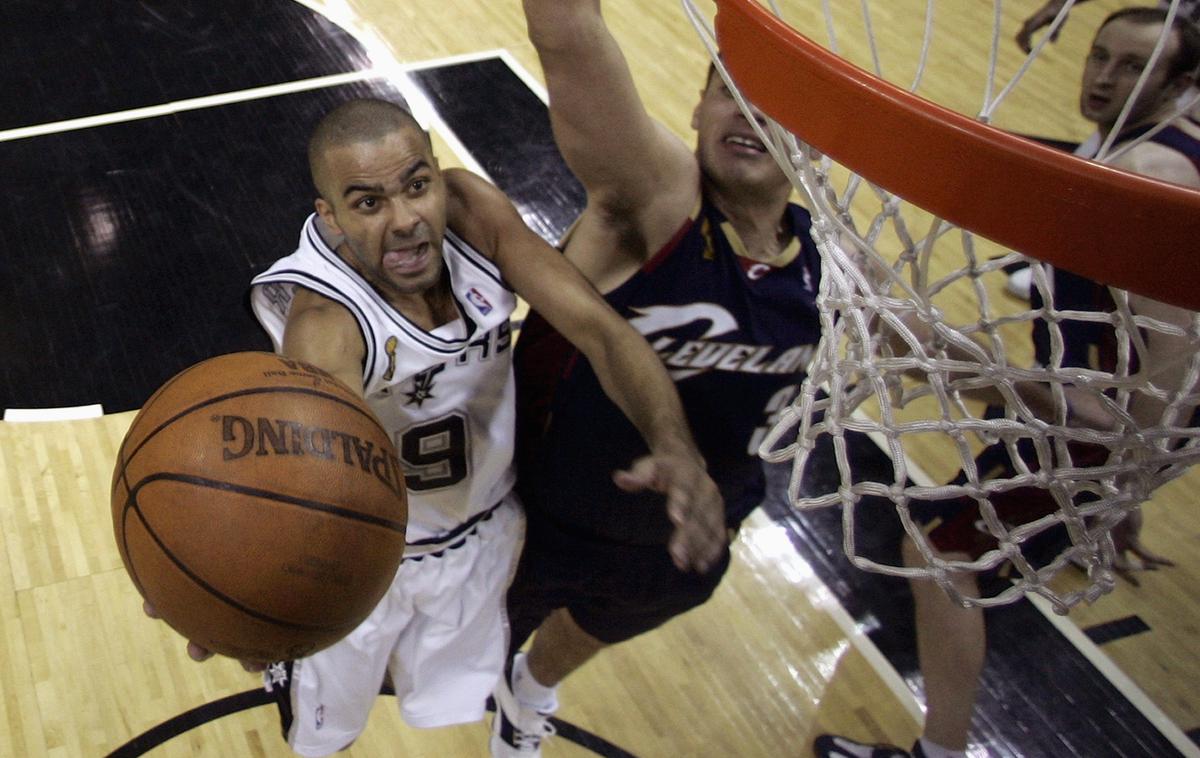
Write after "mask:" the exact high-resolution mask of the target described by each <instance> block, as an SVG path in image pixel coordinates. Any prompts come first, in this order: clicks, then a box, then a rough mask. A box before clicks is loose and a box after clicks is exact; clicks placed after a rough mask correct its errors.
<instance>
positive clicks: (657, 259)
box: [642, 218, 696, 273]
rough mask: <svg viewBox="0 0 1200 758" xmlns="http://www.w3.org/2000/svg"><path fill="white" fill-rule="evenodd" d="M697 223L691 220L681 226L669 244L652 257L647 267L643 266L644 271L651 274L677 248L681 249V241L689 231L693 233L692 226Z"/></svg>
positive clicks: (647, 262) (646, 264)
mask: <svg viewBox="0 0 1200 758" xmlns="http://www.w3.org/2000/svg"><path fill="white" fill-rule="evenodd" d="M695 223H696V219H694V218H689V219H686V220H685V221H684V222H683V223H682V224H680V226H679V229H678V230H677V231H676V232H675V234H674V235H672V237H671V239H669V240H668V241H667V244H665V245H663V246H662V247H660V248H659V249H658V252H657V253H655V254H654V255H653V256H651V258H650V260H648V261H646V263H645V265H643V266H642V271H645V272H646V273H650V272H651V271H653V270H654V269H656V268H658V267H659V266H661V265H662V264H663V261H665V260H666V259H667V257H668V256H669V255H670V254H671V253H673V252H674V251H675V248H677V247H679V243H680V241H681V240H682V239H683V238H684V236H686V235H687V233H688V232H689V231H691V229H692V225H693V224H695Z"/></svg>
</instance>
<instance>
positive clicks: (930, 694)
mask: <svg viewBox="0 0 1200 758" xmlns="http://www.w3.org/2000/svg"><path fill="white" fill-rule="evenodd" d="M1165 20H1166V13H1165V11H1163V10H1161V9H1156V8H1127V9H1124V10H1121V11H1117V12H1116V13H1114V14H1112V15H1110V16H1109V17H1108V18H1107V19H1106V20H1105V21H1104V23H1103V24H1102V25H1101V27H1100V29H1099V30H1098V31H1097V33H1096V37H1095V40H1094V41H1093V43H1092V48H1091V51H1090V52H1089V54H1088V58H1087V62H1086V64H1085V67H1084V73H1083V86H1082V88H1081V94H1080V110H1081V111H1082V113H1083V115H1084V116H1085V117H1086V118H1088V119H1089V120H1091V121H1093V122H1094V123H1095V124H1096V126H1097V128H1098V130H1099V133H1100V136H1101V137H1104V136H1107V134H1108V133H1109V132H1110V131H1111V130H1112V128H1113V126H1114V125H1115V123H1116V119H1117V116H1118V114H1119V113H1120V111H1121V109H1122V107H1123V106H1124V103H1125V100H1126V98H1127V97H1128V96H1129V94H1130V93H1131V92H1132V90H1133V85H1134V83H1135V82H1136V81H1137V79H1138V78H1139V77H1140V75H1141V73H1142V71H1143V69H1144V67H1145V66H1146V65H1147V64H1148V62H1149V60H1150V55H1151V53H1152V51H1153V49H1154V46H1155V43H1156V41H1157V39H1158V37H1159V35H1160V33H1161V31H1162V28H1163V24H1164V23H1165ZM1197 65H1200V32H1198V31H1197V29H1196V28H1195V27H1194V26H1193V25H1192V24H1190V23H1189V22H1187V21H1184V20H1182V19H1179V20H1177V21H1176V23H1175V25H1174V34H1172V35H1171V39H1170V42H1169V44H1168V46H1167V48H1166V49H1165V51H1164V54H1163V56H1162V58H1161V59H1160V60H1159V62H1158V63H1157V64H1156V66H1155V68H1154V69H1153V70H1152V72H1151V75H1150V78H1149V79H1148V80H1147V82H1146V86H1145V88H1144V89H1143V90H1142V92H1141V94H1140V95H1139V97H1138V100H1137V101H1136V102H1135V103H1134V106H1133V108H1132V109H1131V112H1130V119H1129V124H1130V128H1129V129H1128V130H1126V131H1125V132H1123V134H1122V138H1121V139H1122V140H1126V139H1131V138H1132V135H1134V134H1143V133H1145V132H1146V131H1147V130H1148V129H1149V128H1150V126H1152V125H1153V124H1155V123H1156V119H1161V118H1163V117H1164V116H1166V115H1169V114H1171V113H1173V111H1174V100H1175V98H1176V97H1177V96H1178V95H1179V93H1180V92H1182V91H1183V90H1185V89H1186V88H1187V87H1188V86H1190V85H1191V84H1192V72H1193V71H1195V70H1196V68H1197ZM1190 131H1191V127H1189V126H1187V125H1184V126H1182V127H1180V128H1179V129H1173V128H1170V127H1169V128H1168V129H1166V130H1164V131H1162V132H1159V134H1158V136H1156V137H1155V138H1153V141H1152V142H1147V143H1143V144H1141V145H1139V146H1137V147H1135V148H1133V149H1132V150H1131V151H1130V152H1128V153H1127V154H1126V155H1125V156H1124V157H1122V158H1121V159H1120V160H1118V161H1116V162H1115V163H1114V165H1119V166H1121V167H1123V168H1125V169H1126V170H1131V171H1139V172H1142V173H1146V174H1148V175H1151V176H1157V177H1159V178H1163V179H1166V180H1168V181H1173V182H1176V183H1179V184H1185V185H1188V186H1192V187H1197V188H1200V173H1198V172H1197V168H1198V167H1200V140H1198V139H1197V137H1200V135H1198V134H1194V133H1189V132H1190ZM1160 139H1161V141H1160ZM1052 276H1053V287H1054V290H1053V292H1054V299H1055V308H1056V309H1058V310H1060V311H1061V310H1081V311H1085V310H1112V309H1113V308H1115V305H1114V304H1113V301H1112V299H1111V297H1110V295H1109V292H1108V289H1107V288H1106V287H1103V286H1101V285H1098V284H1096V283H1095V282H1092V281H1090V280H1088V279H1085V278H1083V277H1080V276H1076V275H1074V274H1071V273H1070V272H1067V271H1063V270H1055V271H1053V272H1052ZM1034 296H1035V298H1036V297H1037V293H1036V292H1035V293H1034ZM1129 303H1130V308H1131V309H1132V310H1133V311H1134V312H1135V313H1136V314H1138V315H1140V316H1148V317H1151V318H1154V319H1157V320H1159V321H1163V322H1166V323H1170V324H1174V325H1177V326H1179V327H1180V328H1182V329H1185V330H1186V329H1188V328H1189V327H1190V324H1191V321H1192V318H1193V315H1194V314H1192V313H1191V312H1189V311H1186V310H1183V309H1180V308H1177V307H1174V306H1170V305H1166V304H1164V303H1160V302H1158V301H1155V300H1152V299H1150V298H1147V297H1143V296H1139V295H1134V294H1132V293H1131V294H1130V298H1129ZM1034 307H1035V308H1036V307H1038V303H1037V302H1036V301H1035V303H1034ZM1060 327H1061V328H1062V331H1063V342H1064V346H1065V349H1066V354H1065V355H1064V358H1063V365H1069V366H1083V367H1087V368H1093V369H1097V370H1100V371H1112V370H1113V368H1114V364H1113V361H1115V360H1116V356H1115V354H1114V353H1113V351H1112V350H1111V349H1110V348H1111V347H1112V344H1110V341H1109V338H1111V336H1112V335H1111V332H1110V330H1105V329H1099V328H1097V327H1096V326H1095V322H1090V321H1082V320H1068V321H1064V322H1062V323H1061V324H1060ZM1145 339H1146V353H1145V354H1144V355H1136V356H1134V358H1135V360H1138V361H1140V362H1141V363H1142V364H1143V365H1148V366H1155V367H1162V366H1171V367H1172V368H1171V369H1168V370H1166V371H1162V372H1160V373H1159V374H1158V375H1157V376H1156V380H1155V383H1156V384H1158V385H1159V386H1161V387H1179V386H1181V385H1182V383H1183V382H1184V380H1185V377H1184V375H1183V372H1184V371H1185V369H1186V362H1185V361H1180V360H1179V356H1180V355H1181V354H1183V353H1184V351H1186V350H1187V340H1186V339H1185V338H1181V337H1171V336H1169V335H1166V334H1164V333H1163V332H1160V331H1157V330H1153V331H1147V333H1146V334H1145ZM1033 340H1034V349H1035V356H1036V358H1037V360H1039V361H1040V362H1042V363H1043V364H1045V363H1048V362H1049V359H1050V343H1049V338H1048V335H1047V329H1046V326H1045V324H1044V322H1040V321H1037V322H1034V329H1033ZM1023 387H1025V385H1023ZM1067 391H1068V402H1069V404H1070V406H1071V408H1070V409H1071V413H1072V416H1073V418H1076V419H1078V421H1079V424H1080V426H1084V427H1090V428H1106V427H1108V426H1110V425H1111V424H1112V422H1113V419H1112V417H1111V416H1110V415H1109V414H1108V412H1107V411H1106V410H1105V409H1104V408H1103V407H1102V406H1100V405H1099V404H1097V403H1095V402H1087V400H1091V396H1090V395H1087V394H1083V393H1076V392H1073V391H1072V388H1069V387H1068V388H1067ZM1022 392H1023V399H1025V400H1026V401H1027V402H1028V403H1029V405H1030V407H1031V408H1032V409H1033V410H1034V412H1035V414H1036V413H1037V409H1038V408H1039V407H1048V406H1047V403H1046V402H1045V400H1044V398H1043V397H1042V396H1047V397H1048V390H1047V389H1046V388H1045V387H1042V386H1040V385H1035V386H1028V387H1026V388H1025V389H1023V391H1022ZM1026 393H1028V394H1026ZM984 399H987V398H984ZM1153 406H1157V401H1154V400H1151V399H1149V398H1148V397H1146V396H1140V395H1139V396H1138V397H1136V398H1135V400H1134V401H1133V402H1132V403H1131V408H1130V411H1131V413H1132V414H1133V415H1134V417H1135V419H1139V420H1141V421H1144V420H1148V419H1152V418H1158V417H1159V416H1160V414H1161V410H1162V409H1161V407H1153ZM1192 423H1193V424H1195V423H1196V418H1195V416H1194V415H1193V419H1192ZM1086 447H1087V446H1076V448H1075V450H1074V452H1073V459H1074V460H1075V461H1076V462H1079V461H1080V460H1081V459H1080V458H1079V457H1076V456H1077V455H1083V456H1086V455H1088V450H1087V449H1086ZM997 452H1000V455H995V453H997ZM1098 452H1099V453H1100V454H1101V455H1105V454H1106V453H1107V451H1106V450H1099V451H1098ZM1026 455H1027V458H1026V460H1027V461H1032V460H1034V456H1032V455H1029V454H1028V453H1026ZM1103 460H1104V458H1100V459H1099V460H1098V461H1095V462H1094V463H1096V464H1097V465H1098V464H1099V462H1100V461H1103ZM977 463H978V465H979V468H980V473H981V475H982V474H984V472H987V471H988V470H989V468H990V466H991V465H1003V466H1011V463H1009V462H1008V460H1007V455H1006V454H1004V453H1003V451H998V450H997V449H995V448H993V449H989V450H987V451H985V452H984V453H983V454H982V455H981V456H980V458H979V459H977ZM1082 465H1088V464H1087V463H1083V464H1082ZM997 500H1001V501H1002V502H996V501H997ZM964 501H965V502H960V503H953V502H951V503H943V504H940V505H939V506H937V507H936V508H930V509H928V510H927V511H926V512H925V513H924V514H922V515H923V516H924V517H926V518H936V519H937V521H936V522H935V521H931V522H930V523H931V530H930V531H929V532H928V533H927V535H926V536H927V538H928V539H929V542H930V544H931V545H932V546H933V547H934V548H935V549H936V550H937V551H938V553H939V554H941V555H942V556H943V557H946V558H951V559H955V558H962V559H971V560H974V559H977V558H978V557H979V556H981V555H982V554H983V553H984V552H985V551H986V550H989V549H991V548H993V547H994V546H995V543H994V541H992V540H990V538H989V537H988V535H987V534H985V533H983V532H981V531H980V530H978V529H976V528H975V526H974V523H975V520H976V518H977V517H978V511H977V508H975V507H974V506H973V504H972V503H971V502H969V499H966V498H964ZM993 502H994V505H996V507H997V510H998V512H1000V513H1001V517H1002V518H1004V517H1005V516H1008V517H1009V518H1011V520H1012V521H1013V522H1014V523H1022V522H1027V521H1030V520H1032V519H1033V518H1035V517H1037V516H1040V515H1044V514H1045V513H1047V512H1050V511H1053V510H1056V505H1055V504H1054V503H1053V502H1052V498H1051V496H1050V495H1049V493H1046V492H1044V491H1042V490H1037V489H1032V488H1030V489H1024V490H1013V491H1009V492H1006V493H1003V494H1002V495H1001V496H999V497H997V498H993ZM934 511H936V513H935V512H934ZM1006 520H1009V519H1007V518H1006ZM935 523H936V526H934V524H935ZM1138 526H1139V524H1138V522H1137V517H1136V516H1135V517H1132V518H1131V519H1126V521H1125V522H1123V523H1122V524H1121V525H1120V526H1119V527H1118V530H1116V531H1115V532H1114V535H1113V536H1114V541H1115V542H1116V545H1117V548H1118V550H1119V551H1120V552H1122V553H1123V552H1125V551H1126V550H1128V551H1132V552H1133V553H1134V554H1136V555H1138V556H1139V557H1140V558H1141V559H1142V560H1143V561H1144V562H1146V563H1147V564H1150V567H1153V564H1155V563H1160V564H1161V563H1163V559H1161V558H1158V557H1157V556H1154V555H1153V554H1151V553H1149V552H1148V551H1146V550H1145V548H1144V547H1143V546H1142V545H1141V543H1140V541H1139V540H1138V536H1137V527H1138ZM1043 541H1044V543H1045V544H1041V545H1037V546H1032V545H1031V546H1030V547H1031V548H1033V549H1034V550H1038V551H1039V552H1042V553H1043V554H1046V555H1053V554H1056V553H1058V552H1060V551H1061V549H1062V548H1063V547H1064V546H1065V543H1066V536H1065V535H1064V534H1062V533H1055V532H1048V533H1045V535H1044V538H1043ZM904 555H905V560H906V562H908V563H909V564H910V565H923V564H924V559H923V558H922V557H921V555H920V553H919V552H918V550H917V548H916V546H915V545H914V544H913V543H912V542H911V541H910V540H907V539H906V540H905V545H904ZM956 583H958V584H959V589H960V591H961V592H963V594H965V595H978V587H977V586H975V580H974V579H973V578H971V577H968V576H964V575H961V574H960V575H958V576H957V580H956ZM912 590H913V597H914V600H915V604H916V628H917V652H918V658H919V661H920V665H921V673H922V675H923V677H924V679H925V691H926V700H927V703H926V705H927V708H926V715H925V731H924V735H923V736H922V738H921V739H920V740H918V742H917V743H915V744H914V745H913V747H912V748H911V752H910V751H906V750H903V749H901V748H898V747H895V746H892V745H865V744H862V743H857V742H854V741H853V740H849V739H846V738H844V737H838V736H834V735H822V736H821V737H819V738H818V739H817V740H816V743H815V745H814V747H815V751H816V754H817V755H818V756H821V757H822V758H824V757H826V756H831V757H833V758H867V757H869V758H904V757H905V756H909V755H912V756H920V757H923V758H947V757H948V756H961V755H964V754H965V751H966V747H967V739H968V733H969V730H970V726H971V716H972V712H973V710H974V704H975V697H976V692H977V687H978V683H979V677H980V674H981V673H982V670H983V664H984V656H985V650H986V637H985V630H984V617H983V612H982V610H981V609H979V608H970V609H964V608H961V607H959V606H958V605H956V604H955V603H954V602H953V601H951V600H950V599H949V597H948V596H947V595H946V594H945V593H944V592H942V590H941V589H940V588H938V587H937V586H936V585H934V584H933V583H932V582H930V581H914V582H912Z"/></svg>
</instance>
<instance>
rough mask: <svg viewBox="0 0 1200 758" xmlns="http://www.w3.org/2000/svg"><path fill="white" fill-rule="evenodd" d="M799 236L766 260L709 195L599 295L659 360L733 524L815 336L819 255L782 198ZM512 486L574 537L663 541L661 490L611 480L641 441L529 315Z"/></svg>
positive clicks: (805, 224) (745, 505)
mask: <svg viewBox="0 0 1200 758" xmlns="http://www.w3.org/2000/svg"><path fill="white" fill-rule="evenodd" d="M788 220H789V222H790V223H791V226H792V232H793V234H794V236H795V241H794V242H793V243H792V246H791V247H790V248H789V250H788V251H787V252H786V253H785V254H784V255H783V256H781V257H780V258H778V259H776V262H775V265H767V264H763V263H759V262H756V261H754V260H752V259H749V258H746V257H744V256H741V255H738V252H737V250H738V249H739V248H740V242H739V241H738V238H737V236H736V234H735V233H734V232H733V230H732V228H731V227H730V225H729V224H728V222H726V221H725V219H724V218H723V217H722V216H721V214H720V213H719V212H718V211H717V210H716V209H715V208H713V207H712V206H711V205H710V204H708V203H707V202H705V203H703V204H702V205H701V207H700V209H699V212H698V213H697V214H696V216H695V217H694V218H693V219H689V220H688V221H687V222H686V223H685V224H684V225H683V227H682V228H681V229H680V230H679V232H678V233H677V234H676V235H675V237H674V238H673V239H672V240H671V241H670V242H669V243H668V244H667V245H666V246H664V248H663V249H662V250H661V251H660V252H659V253H658V254H657V255H655V256H654V257H653V258H652V259H651V260H650V261H649V262H648V263H647V264H646V265H645V266H644V267H643V268H642V270H641V271H639V272H638V273H637V274H635V275H634V276H633V277H631V278H630V279H629V280H628V281H627V282H625V283H624V284H622V285H621V286H620V287H618V288H617V289H615V290H614V291H613V292H611V293H609V294H608V295H607V296H606V299H607V300H608V302H609V303H610V304H611V305H612V306H613V307H614V308H615V309H616V310H617V311H618V312H619V313H620V314H621V315H622V316H623V317H625V318H626V319H627V320H628V321H629V322H630V323H631V324H632V325H633V326H634V327H635V328H636V329H637V330H638V331H639V332H641V333H642V334H643V335H644V336H645V337H646V339H647V341H649V343H650V344H651V346H653V348H654V349H655V351H656V352H657V353H658V355H659V356H660V357H661V358H662V360H663V362H664V363H665V365H666V368H667V370H668V372H669V373H670V374H671V377H672V378H673V379H674V380H675V384H676V388H677V389H678V391H679V395H680V398H681V399H682V401H683V406H684V410H685V413H686V414H687V418H688V421H689V423H690V425H691V430H692V434H693V436H694V437H695V439H696V443H697V445H699V447H700V450H701V452H702V453H703V455H704V458H705V460H706V462H707V463H708V471H709V474H710V475H711V476H712V478H713V479H714V481H716V483H717V485H718V487H719V488H720V490H721V494H722V495H723V496H724V498H725V507H726V521H727V523H728V524H729V525H730V526H734V525H736V524H738V523H740V521H741V520H742V519H743V518H744V517H745V516H746V515H747V514H748V513H749V512H750V511H751V510H753V509H754V507H755V506H756V505H758V503H759V502H761V500H762V497H763V490H764V482H763V473H762V463H761V461H760V460H759V459H758V458H757V455H756V449H757V446H758V443H759V442H760V441H761V439H762V435H763V434H764V433H765V432H766V430H767V428H768V427H769V425H770V423H771V421H772V416H773V414H775V413H777V412H778V411H779V410H780V409H781V408H783V407H785V406H786V405H787V403H788V402H790V401H791V400H792V398H793V397H794V396H795V394H796V392H797V390H798V387H799V383H800V381H801V379H802V378H803V372H804V370H805V369H806V368H807V366H808V363H809V361H810V359H811V357H812V354H813V350H814V347H815V345H816V343H817V341H818V339H819V338H820V323H819V321H818V312H817V306H816V294H817V285H818V282H819V280H820V272H821V268H820V257H819V255H818V252H817V249H816V245H815V244H814V243H813V241H812V239H811V237H810V235H809V230H810V228H811V224H812V221H811V218H810V216H809V214H808V212H807V211H806V210H804V209H803V208H800V207H799V206H795V205H792V206H789V210H788ZM515 361H516V371H517V408H518V410H517V427H518V431H517V440H518V451H517V452H518V454H517V461H518V474H517V486H518V491H519V492H520V493H521V496H522V499H523V501H524V503H525V506H526V508H527V509H528V510H529V511H530V512H531V515H535V516H536V517H541V518H549V519H553V520H554V521H556V522H557V523H558V524H559V525H560V526H561V527H562V528H564V529H566V530H568V531H571V532H574V533H577V534H579V535H581V536H591V537H598V538H600V539H606V540H612V541H616V542H621V543H625V544H641V545H652V544H664V543H665V542H666V540H667V537H668V536H669V534H670V532H671V524H670V522H669V521H668V520H667V517H666V515H665V513H664V509H663V507H662V505H663V498H662V496H661V495H658V494H654V493H639V494H630V493H626V492H623V491H621V490H620V489H618V488H617V487H616V486H615V485H614V484H613V483H612V473H613V471H614V470H616V469H620V468H625V467H627V466H629V464H630V463H631V462H632V461H634V460H635V459H636V458H638V457H639V456H642V455H645V454H646V452H647V448H646V445H645V443H644V442H643V440H642V438H641V435H640V434H639V433H638V431H637V429H636V428H634V426H633V425H632V424H631V423H630V422H629V421H628V420H627V419H626V418H625V416H624V415H623V414H622V413H621V411H620V410H619V409H618V408H617V407H616V406H615V405H614V404H613V403H612V402H611V401H610V400H609V399H608V398H607V396H606V395H605V394H604V392H603V390H602V389H601V387H600V383H599V381H598V379H597V378H596V375H595V373H594V372H593V371H592V368H591V366H590V365H589V364H588V362H587V360H586V359H585V358H584V357H583V356H582V355H581V354H579V353H578V352H577V351H576V350H575V349H574V348H573V347H572V346H571V345H570V344H569V343H568V342H567V341H566V340H565V339H563V338H562V337H561V335H559V334H557V333H556V332H555V331H554V330H553V329H552V328H551V327H550V326H549V325H548V324H547V323H546V322H545V321H544V320H543V319H541V318H540V317H539V316H537V314H531V315H530V317H529V319H527V321H526V323H525V326H524V327H523V328H522V332H521V337H520V339H519V340H518V341H517V348H516V354H515Z"/></svg>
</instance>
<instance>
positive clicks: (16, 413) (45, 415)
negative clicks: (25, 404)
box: [4, 403, 104, 424]
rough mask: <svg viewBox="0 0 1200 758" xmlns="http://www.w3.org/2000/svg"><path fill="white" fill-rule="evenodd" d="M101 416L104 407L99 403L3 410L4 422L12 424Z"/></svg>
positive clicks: (75, 419)
mask: <svg viewBox="0 0 1200 758" xmlns="http://www.w3.org/2000/svg"><path fill="white" fill-rule="evenodd" d="M103 415H104V407H103V406H101V405H100V404H99V403H96V404H93V405H76V406H72V407H64V408H5V409H4V420H5V421H7V422H9V423H14V424H27V423H34V422H39V421H78V420H80V419H85V418H100V417H101V416H103Z"/></svg>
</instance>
